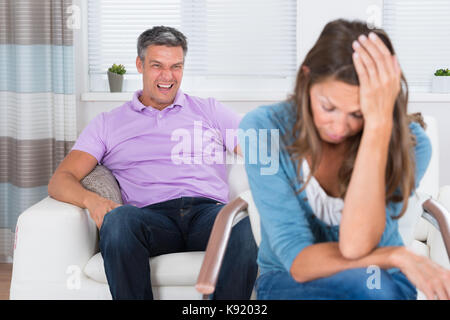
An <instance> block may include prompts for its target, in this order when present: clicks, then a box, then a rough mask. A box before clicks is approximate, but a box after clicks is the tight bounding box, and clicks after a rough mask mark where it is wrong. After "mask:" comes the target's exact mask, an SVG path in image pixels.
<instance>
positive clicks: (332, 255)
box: [290, 242, 450, 300]
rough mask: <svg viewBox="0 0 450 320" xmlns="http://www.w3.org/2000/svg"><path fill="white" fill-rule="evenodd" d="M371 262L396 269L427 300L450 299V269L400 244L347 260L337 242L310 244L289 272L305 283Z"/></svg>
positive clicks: (370, 263) (298, 256)
mask: <svg viewBox="0 0 450 320" xmlns="http://www.w3.org/2000/svg"><path fill="white" fill-rule="evenodd" d="M370 265H376V266H378V267H380V268H381V269H389V268H399V269H400V271H402V272H403V273H404V274H405V276H406V277H407V278H408V279H409V280H410V281H411V282H412V283H413V285H415V286H416V287H417V289H419V290H420V291H422V292H423V293H424V294H425V295H426V297H427V299H430V300H433V299H441V300H447V299H450V270H447V269H445V268H443V267H441V266H440V265H438V264H437V263H435V262H433V261H431V260H430V259H428V258H427V257H423V256H419V255H416V254H414V253H413V252H411V251H409V250H408V249H407V248H405V247H403V246H399V247H393V246H392V247H381V248H376V249H375V250H373V251H372V252H371V253H370V254H368V255H366V256H365V257H363V258H360V259H352V260H349V259H346V258H344V257H343V256H342V254H341V252H340V250H339V245H338V243H337V242H324V243H318V244H313V245H310V246H308V247H306V248H304V249H303V250H302V251H300V253H299V254H298V255H297V257H296V258H295V259H294V262H293V263H292V266H291V269H290V273H291V275H292V277H293V278H294V279H295V280H296V281H298V282H307V281H311V280H315V279H318V278H323V277H328V276H331V275H333V274H335V273H338V272H340V271H344V270H347V269H353V268H365V267H368V266H370Z"/></svg>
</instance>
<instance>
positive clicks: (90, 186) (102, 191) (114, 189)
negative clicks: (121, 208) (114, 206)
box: [81, 165, 123, 204]
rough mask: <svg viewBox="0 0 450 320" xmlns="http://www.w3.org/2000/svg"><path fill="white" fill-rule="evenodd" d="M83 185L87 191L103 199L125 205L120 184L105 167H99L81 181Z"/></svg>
mask: <svg viewBox="0 0 450 320" xmlns="http://www.w3.org/2000/svg"><path fill="white" fill-rule="evenodd" d="M81 184H82V186H83V187H85V188H86V189H87V190H89V191H92V192H95V193H97V194H98V195H100V196H101V197H103V198H106V199H109V200H111V201H114V202H116V203H118V204H123V201H122V194H121V192H120V188H119V184H118V183H117V180H116V178H115V177H114V175H113V174H112V173H111V171H109V169H108V168H107V167H105V166H102V165H97V166H96V167H95V168H94V170H92V171H91V172H90V173H89V174H88V175H87V176H86V177H84V178H83V180H81Z"/></svg>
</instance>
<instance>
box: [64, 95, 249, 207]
mask: <svg viewBox="0 0 450 320" xmlns="http://www.w3.org/2000/svg"><path fill="white" fill-rule="evenodd" d="M141 93H142V90H139V91H136V92H135V94H134V96H133V99H132V100H131V101H129V102H126V103H125V104H123V105H122V106H120V107H117V108H115V109H113V110H111V111H109V112H102V113H100V114H99V115H97V116H96V117H95V118H94V119H93V120H92V121H91V122H90V123H89V124H88V125H87V127H86V128H85V129H84V130H83V132H82V133H81V134H80V136H79V137H78V139H77V141H76V143H75V145H74V146H73V148H72V150H81V151H84V152H87V153H89V154H91V155H92V156H94V157H95V158H96V159H97V161H98V163H99V164H102V165H104V166H106V167H107V168H108V169H110V170H111V172H112V173H113V174H114V176H115V177H116V179H117V181H118V182H119V185H120V189H121V192H122V199H123V201H124V204H131V205H136V206H137V207H140V208H142V207H145V206H147V205H150V204H153V203H157V202H163V201H167V200H171V199H175V198H180V197H207V198H211V199H215V200H217V201H220V202H224V203H226V202H228V183H227V169H226V160H225V155H226V150H229V151H231V152H232V151H233V150H234V148H235V147H236V145H237V135H236V130H237V129H238V126H239V122H240V120H241V118H240V116H239V115H238V114H237V113H235V112H233V111H232V110H230V109H228V108H227V107H225V106H224V105H222V104H221V103H219V102H218V101H217V100H215V99H213V98H208V99H202V98H198V97H192V96H189V95H187V94H185V93H183V92H182V91H181V90H179V91H178V92H177V95H176V97H175V99H174V103H173V104H172V105H170V106H168V107H166V108H165V109H163V110H161V111H159V110H157V109H155V108H153V107H146V106H144V105H143V104H142V103H141V102H140V101H139V99H138V98H139V96H140V95H141ZM233 132H234V134H233ZM227 136H228V137H229V138H228V139H227Z"/></svg>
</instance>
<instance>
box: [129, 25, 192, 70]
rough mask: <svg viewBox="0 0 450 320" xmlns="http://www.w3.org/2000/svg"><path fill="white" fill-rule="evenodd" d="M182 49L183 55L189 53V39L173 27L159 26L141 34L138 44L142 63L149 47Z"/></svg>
mask: <svg viewBox="0 0 450 320" xmlns="http://www.w3.org/2000/svg"><path fill="white" fill-rule="evenodd" d="M152 44H154V45H159V46H168V47H182V48H183V55H184V57H186V53H187V39H186V37H185V36H184V34H182V33H181V32H180V31H178V30H177V29H175V28H172V27H165V26H157V27H153V28H151V29H147V30H145V31H144V32H142V33H141V35H140V36H139V38H138V42H137V53H138V56H139V58H141V61H144V60H145V53H146V50H147V47H148V46H150V45H152Z"/></svg>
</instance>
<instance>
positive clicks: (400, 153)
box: [288, 19, 423, 218]
mask: <svg viewBox="0 0 450 320" xmlns="http://www.w3.org/2000/svg"><path fill="white" fill-rule="evenodd" d="M371 31H372V32H375V33H376V34H377V35H378V36H379V37H380V38H381V39H382V41H383V42H384V44H385V45H386V46H387V48H388V49H389V50H390V52H391V53H392V54H395V52H394V48H393V46H392V43H391V41H390V40H389V37H388V36H387V34H386V32H384V31H383V30H382V29H369V28H368V27H367V25H366V24H365V23H363V22H360V21H347V20H343V19H339V20H334V21H331V22H329V23H328V24H327V25H326V26H325V28H324V29H323V31H322V32H321V34H320V36H319V39H318V40H317V42H316V43H315V44H314V46H313V47H312V48H311V50H310V51H309V52H308V54H307V55H306V57H305V60H304V61H303V63H302V65H301V66H300V68H299V71H298V74H297V80H296V85H295V91H294V94H293V95H292V96H291V97H290V98H289V101H290V102H291V103H292V104H293V105H294V106H295V108H296V121H295V125H294V128H293V132H291V134H293V135H294V138H295V139H294V143H293V144H292V145H289V146H288V150H289V152H290V154H291V157H292V159H293V160H294V161H295V162H296V163H297V174H298V176H299V177H300V167H301V163H302V161H303V160H304V159H305V158H306V156H310V157H311V170H310V174H309V176H308V177H307V178H306V181H303V182H304V184H303V186H302V188H301V189H300V190H299V191H298V192H302V191H303V190H304V188H305V187H306V184H307V183H308V182H309V180H310V179H311V177H312V176H313V175H314V173H315V172H316V170H317V168H318V166H319V162H320V158H321V152H322V144H321V139H320V137H319V134H318V132H317V130H316V128H315V125H314V121H313V116H312V112H311V106H310V104H311V102H310V101H311V100H310V89H311V86H312V85H314V84H316V83H319V82H321V81H324V80H328V79H333V80H338V81H342V82H344V83H346V84H350V85H356V86H359V80H358V75H357V73H356V70H355V67H354V65H353V60H352V53H353V48H352V42H353V41H354V40H357V38H358V36H359V35H361V34H365V35H366V36H367V35H368V34H369V32H371ZM304 67H306V68H304ZM401 83H402V85H401V90H400V93H399V94H398V96H397V99H396V101H395V106H394V112H393V120H394V126H393V129H392V135H391V139H390V143H389V150H388V159H387V165H386V177H385V181H386V204H387V203H388V202H389V201H394V202H400V201H402V202H403V208H402V211H401V212H400V214H399V215H398V216H397V217H396V218H399V217H401V216H402V215H403V213H404V212H405V211H406V208H407V202H408V198H409V196H410V195H411V192H412V191H413V189H414V185H415V160H414V153H413V152H414V146H415V144H416V140H415V136H414V135H413V134H412V133H411V131H410V129H409V124H410V122H411V121H417V122H419V123H420V124H421V125H422V126H423V119H422V118H421V115H420V114H413V115H408V114H407V104H408V85H407V82H406V79H405V77H404V76H403V74H402V76H401ZM361 135H362V132H360V133H358V134H357V135H355V136H353V137H350V138H348V139H350V141H349V142H350V143H349V145H350V147H349V149H348V154H347V155H346V157H345V160H344V162H343V164H342V166H341V168H340V170H339V174H338V180H339V197H341V198H344V197H345V194H346V192H347V188H348V184H349V182H350V178H351V175H352V172H353V167H354V163H355V159H356V154H357V151H358V148H359V144H360V140H361Z"/></svg>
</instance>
